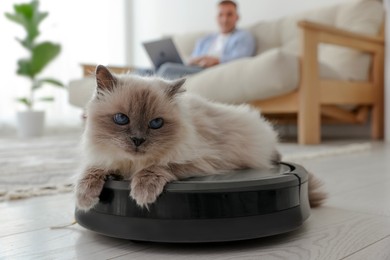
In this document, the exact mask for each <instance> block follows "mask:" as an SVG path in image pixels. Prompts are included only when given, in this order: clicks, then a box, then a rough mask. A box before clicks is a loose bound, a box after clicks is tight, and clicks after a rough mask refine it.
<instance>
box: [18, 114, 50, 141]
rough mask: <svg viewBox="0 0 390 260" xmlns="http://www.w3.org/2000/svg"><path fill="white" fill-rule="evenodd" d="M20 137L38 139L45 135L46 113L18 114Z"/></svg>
mask: <svg viewBox="0 0 390 260" xmlns="http://www.w3.org/2000/svg"><path fill="white" fill-rule="evenodd" d="M17 121H18V135H19V137H23V138H26V137H36V136H41V135H42V134H43V126H44V121H45V112H44V111H23V112H18V113H17Z"/></svg>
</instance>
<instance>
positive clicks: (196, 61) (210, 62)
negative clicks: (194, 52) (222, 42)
mask: <svg viewBox="0 0 390 260" xmlns="http://www.w3.org/2000/svg"><path fill="white" fill-rule="evenodd" d="M218 64H219V59H218V58H216V57H213V56H202V57H197V58H193V59H191V60H190V62H189V65H197V66H200V67H203V68H209V67H212V66H215V65H218Z"/></svg>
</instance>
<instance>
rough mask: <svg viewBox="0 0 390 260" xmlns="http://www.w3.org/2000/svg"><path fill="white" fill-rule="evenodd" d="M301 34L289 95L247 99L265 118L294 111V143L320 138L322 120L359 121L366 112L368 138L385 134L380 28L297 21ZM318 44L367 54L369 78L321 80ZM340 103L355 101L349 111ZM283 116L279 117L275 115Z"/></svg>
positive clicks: (287, 115)
mask: <svg viewBox="0 0 390 260" xmlns="http://www.w3.org/2000/svg"><path fill="white" fill-rule="evenodd" d="M298 26H299V28H300V33H301V47H302V51H301V57H300V63H301V64H300V65H301V70H300V72H301V76H300V84H299V87H298V88H297V90H295V91H294V92H292V93H289V94H286V95H282V96H278V97H275V98H270V99H267V100H259V101H254V102H251V104H252V105H253V106H255V107H258V108H260V109H261V111H262V113H263V114H264V115H265V116H268V117H270V118H276V120H279V121H283V120H286V119H287V120H288V118H291V116H290V117H289V115H296V118H297V126H298V143H299V144H318V143H320V141H321V119H322V118H323V119H325V120H327V121H328V122H341V123H352V124H362V123H365V122H366V121H367V119H368V118H369V110H371V137H372V138H373V139H381V138H383V133H384V26H382V29H381V32H380V34H379V36H378V37H373V36H367V35H362V34H357V33H353V32H349V31H346V30H341V29H338V28H336V27H332V26H327V25H322V24H319V23H314V22H309V21H300V22H298ZM320 43H328V44H335V45H340V46H345V47H350V48H353V49H357V50H360V51H364V52H368V53H370V54H371V55H372V62H371V67H370V76H369V80H368V81H342V80H326V79H321V78H320V77H319V73H318V46H319V44H320ZM340 105H357V108H356V109H354V110H353V111H347V110H345V109H342V108H341V107H340ZM281 114H282V115H285V117H281V116H280V115H281Z"/></svg>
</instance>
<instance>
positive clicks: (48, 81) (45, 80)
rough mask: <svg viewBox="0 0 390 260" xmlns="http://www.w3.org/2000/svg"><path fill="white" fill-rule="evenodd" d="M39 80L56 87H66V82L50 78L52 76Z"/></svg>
mask: <svg viewBox="0 0 390 260" xmlns="http://www.w3.org/2000/svg"><path fill="white" fill-rule="evenodd" d="M39 82H42V83H48V84H51V85H53V86H55V87H59V88H63V87H65V86H64V84H62V82H61V81H58V80H56V79H50V78H46V79H40V80H39Z"/></svg>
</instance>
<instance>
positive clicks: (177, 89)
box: [166, 78, 186, 97]
mask: <svg viewBox="0 0 390 260" xmlns="http://www.w3.org/2000/svg"><path fill="white" fill-rule="evenodd" d="M185 82H186V79H185V78H181V79H177V80H175V81H171V82H169V83H168V84H169V85H168V87H167V89H166V93H167V95H168V96H169V97H173V96H175V95H176V94H179V93H182V92H184V91H185V89H184V88H183V85H184V83H185Z"/></svg>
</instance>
